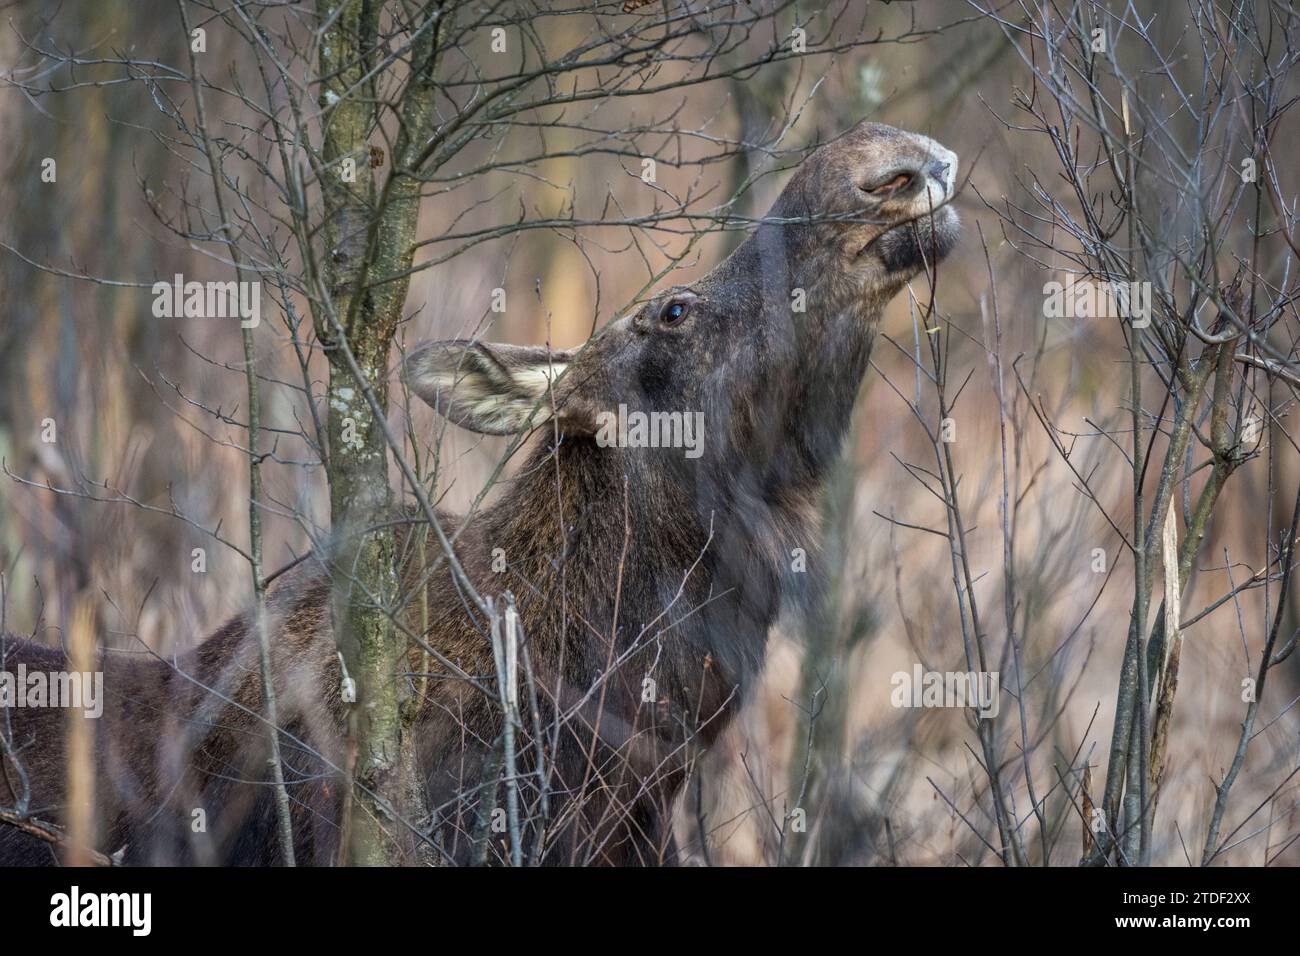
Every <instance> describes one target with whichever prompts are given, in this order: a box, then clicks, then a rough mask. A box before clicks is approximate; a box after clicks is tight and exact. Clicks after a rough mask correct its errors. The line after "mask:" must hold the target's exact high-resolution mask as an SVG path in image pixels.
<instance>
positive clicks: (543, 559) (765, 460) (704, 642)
mask: <svg viewBox="0 0 1300 956" xmlns="http://www.w3.org/2000/svg"><path fill="white" fill-rule="evenodd" d="M805 243H811V239H810V238H809V237H808V236H807V234H806V233H805V232H803V231H800V230H799V229H797V228H794V227H781V228H777V227H766V226H765V227H763V228H761V229H760V230H759V231H758V232H757V233H756V234H755V235H753V236H751V237H750V239H749V240H748V241H747V242H746V243H744V244H743V245H742V246H741V247H740V248H739V249H737V250H736V252H735V253H733V255H732V256H730V257H729V258H728V259H727V260H726V261H725V262H723V263H722V264H721V265H719V266H718V268H717V269H715V270H714V272H713V273H711V274H710V275H709V276H708V277H706V278H705V279H704V280H702V281H701V282H700V283H698V284H697V286H699V287H703V288H705V289H708V290H709V291H711V292H713V293H714V294H717V293H716V290H722V291H723V292H724V294H725V295H726V296H728V297H729V298H730V300H731V301H733V302H734V303H735V307H736V308H737V310H739V311H738V314H744V315H748V316H752V317H753V321H756V322H761V323H762V327H763V329H764V330H765V332H766V340H765V341H763V342H762V343H761V349H760V350H762V349H766V350H772V352H774V353H777V352H779V353H780V354H782V355H785V356H788V357H791V358H793V360H794V361H793V368H794V373H793V374H791V373H790V368H791V364H790V363H789V362H785V363H782V364H781V365H780V366H779V367H781V368H784V369H785V370H786V371H785V372H784V374H781V375H767V376H764V374H762V372H761V369H763V368H766V367H767V366H758V368H759V369H760V372H759V373H758V374H755V375H747V374H744V373H743V372H739V373H738V374H736V375H734V376H732V375H726V376H721V377H723V378H726V379H728V380H729V382H728V385H727V387H728V388H729V389H730V388H732V387H733V386H732V385H731V383H730V380H731V379H735V385H734V387H735V389H736V391H735V392H734V393H731V392H729V393H728V394H726V395H725V396H723V398H722V399H720V400H718V401H717V402H716V404H717V405H718V406H719V407H725V408H726V409H727V411H728V412H729V417H728V418H727V419H725V420H714V419H711V420H710V422H709V425H708V432H707V440H706V442H705V452H704V454H703V455H702V456H701V457H699V458H698V459H696V460H691V459H688V458H686V457H685V456H684V455H683V454H682V451H681V449H670V448H636V449H632V448H622V447H599V446H598V445H597V443H596V442H595V441H594V440H592V439H591V438H572V437H569V436H564V437H563V438H562V440H561V441H560V442H559V443H558V444H557V443H555V442H554V441H553V440H552V439H551V437H550V435H549V434H548V435H547V438H546V440H545V441H544V442H543V444H542V445H541V446H540V447H539V448H538V449H537V451H536V452H535V453H534V454H533V456H532V457H531V459H530V461H529V462H528V464H527V465H526V466H525V467H524V468H523V469H522V470H521V473H520V475H519V477H518V478H517V479H516V484H515V488H514V493H513V494H511V495H509V496H508V497H507V498H506V499H504V500H503V501H502V502H501V503H500V504H499V505H497V506H496V507H495V508H494V509H493V510H492V512H491V513H490V514H489V515H488V516H485V519H486V521H487V529H486V530H487V539H488V543H489V546H493V544H492V543H493V542H499V543H501V544H502V545H503V546H505V547H506V548H507V550H508V552H509V553H510V554H517V555H520V560H519V561H518V562H516V563H515V564H514V565H513V568H512V569H513V570H515V571H518V572H519V574H521V575H522V576H523V577H524V578H525V579H526V581H527V584H526V585H523V584H522V583H521V584H519V585H516V586H515V590H516V594H518V595H520V606H521V614H522V616H523V617H524V620H525V624H526V626H528V625H529V624H530V622H531V626H532V628H533V633H548V634H559V633H565V629H566V628H567V633H569V634H570V635H573V636H579V635H580V634H581V633H582V632H584V629H585V630H586V631H587V632H593V633H594V632H599V633H603V634H604V635H606V640H607V639H608V635H610V634H615V635H616V637H615V642H614V643H615V645H616V647H618V648H619V649H620V651H621V650H622V649H623V648H626V647H629V646H631V645H632V644H633V643H635V642H641V643H644V644H648V645H653V646H655V647H658V648H660V649H664V652H663V653H661V654H660V655H659V656H658V657H656V658H655V659H656V661H657V663H656V665H655V666H656V667H659V668H667V669H669V670H671V669H672V668H677V669H678V671H679V672H680V673H678V674H677V675H676V677H675V678H674V681H676V682H677V683H678V684H680V686H681V689H682V690H683V692H689V693H694V692H695V691H696V690H698V688H699V686H700V683H699V680H698V679H696V680H693V679H692V678H691V672H692V670H694V671H695V672H698V671H699V668H700V666H701V664H700V662H701V661H703V660H705V659H706V658H707V659H708V660H709V662H710V665H709V666H710V667H712V668H713V669H714V673H715V675H716V677H717V684H718V687H716V688H714V690H715V691H717V693H718V694H723V695H725V694H726V693H728V692H729V691H730V690H736V689H739V688H743V687H744V686H745V684H747V683H748V682H749V681H750V679H751V678H752V677H753V676H754V675H755V674H756V672H757V671H758V669H759V668H760V667H761V665H762V660H763V654H764V645H765V641H766V634H767V631H768V629H769V628H770V627H771V625H772V624H773V623H774V622H775V620H776V617H777V615H778V614H779V612H780V611H781V609H782V606H783V604H786V603H796V604H804V603H805V602H806V601H807V600H809V599H810V597H811V595H810V593H809V589H810V587H816V586H817V581H818V580H819V579H820V576H819V575H817V574H816V572H815V569H814V568H811V567H808V566H807V563H806V562H807V561H815V556H816V554H817V551H818V548H819V541H820V538H821V535H820V529H819V524H820V510H819V508H820V499H821V492H822V485H823V482H824V480H825V477H826V475H827V473H828V471H829V469H830V467H831V465H832V464H833V463H834V462H835V460H836V458H837V456H838V455H839V454H840V450H841V446H842V444H843V440H844V436H845V433H846V432H847V428H848V424H849V418H850V415H851V412H852V408H853V404H854V400H855V398H856V395H857V392H858V388H859V385H860V383H861V380H862V377H863V374H864V373H865V370H866V368H867V360H868V356H869V353H870V345H871V340H872V337H873V335H874V328H875V321H876V319H877V318H878V315H879V307H878V305H877V304H876V303H875V302H874V301H872V300H871V299H869V298H867V297H865V296H864V295H863V294H862V291H861V288H860V286H858V285H856V284H855V283H854V282H853V281H852V280H851V278H850V277H848V276H845V275H844V274H843V273H842V272H841V271H839V270H838V269H835V268H828V267H827V263H825V262H823V261H820V260H819V259H818V258H817V257H815V256H812V255H804V254H803V253H804V252H805V251H806V250H805V249H804V248H802V246H803V245H804V244H805ZM794 288H803V289H805V290H806V299H807V309H806V311H803V312H794V313H792V312H791V310H790V303H791V299H792V290H793V289H794ZM738 361H740V360H739V359H738ZM715 414H716V413H715ZM506 542H508V544H506ZM801 558H802V559H803V560H802V561H801ZM615 606H617V621H616V622H615V621H614V620H612V617H613V614H614V608H615ZM560 609H567V619H566V620H561V619H560V618H561V615H562V614H563V613H564V612H562V611H561V610H560ZM575 622H577V623H575ZM570 639H571V640H572V639H574V638H573V637H571V638H570ZM554 653H555V655H556V658H557V660H558V653H559V651H558V649H556V650H555V651H554ZM652 656H654V651H651V652H650V654H648V655H647V658H649V657H652ZM603 662H604V658H603V656H602V659H601V663H603ZM579 663H580V661H579V659H575V658H574V657H573V656H570V657H569V658H568V659H567V661H566V662H565V664H564V667H565V669H566V671H568V672H570V673H573V672H574V669H575V668H576V667H578V666H579ZM645 666H646V665H644V664H638V665H632V667H631V669H632V670H636V668H637V667H643V668H644V667H645ZM642 672H643V671H638V673H642ZM592 676H594V675H592V674H587V675H585V677H586V678H590V677H592ZM638 680H639V678H638Z"/></svg>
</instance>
